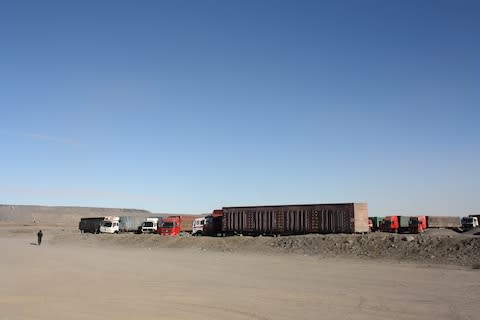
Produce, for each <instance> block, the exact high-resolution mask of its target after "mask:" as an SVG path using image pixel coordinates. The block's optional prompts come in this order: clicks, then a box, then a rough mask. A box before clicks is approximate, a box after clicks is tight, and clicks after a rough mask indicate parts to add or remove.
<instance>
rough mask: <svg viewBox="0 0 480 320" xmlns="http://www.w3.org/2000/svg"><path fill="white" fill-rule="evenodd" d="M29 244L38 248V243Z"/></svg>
mask: <svg viewBox="0 0 480 320" xmlns="http://www.w3.org/2000/svg"><path fill="white" fill-rule="evenodd" d="M30 244H31V245H32V246H38V243H36V242H30Z"/></svg>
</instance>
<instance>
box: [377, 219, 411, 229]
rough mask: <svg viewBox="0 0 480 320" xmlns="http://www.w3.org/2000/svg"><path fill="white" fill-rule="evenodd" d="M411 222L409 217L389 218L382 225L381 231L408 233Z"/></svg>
mask: <svg viewBox="0 0 480 320" xmlns="http://www.w3.org/2000/svg"><path fill="white" fill-rule="evenodd" d="M409 222H410V217H408V216H387V217H385V219H383V221H382V223H381V224H380V230H381V231H383V232H392V233H403V232H408V226H409Z"/></svg>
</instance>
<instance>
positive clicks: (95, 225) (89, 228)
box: [78, 217, 105, 233]
mask: <svg viewBox="0 0 480 320" xmlns="http://www.w3.org/2000/svg"><path fill="white" fill-rule="evenodd" d="M104 219H105V217H95V218H81V219H80V222H79V223H78V229H80V232H82V233H85V232H90V233H100V225H101V224H102V222H103V220H104Z"/></svg>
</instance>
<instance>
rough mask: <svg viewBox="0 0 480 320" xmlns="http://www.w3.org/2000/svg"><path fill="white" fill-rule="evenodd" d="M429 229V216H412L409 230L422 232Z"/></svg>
mask: <svg viewBox="0 0 480 320" xmlns="http://www.w3.org/2000/svg"><path fill="white" fill-rule="evenodd" d="M426 229H427V217H425V216H418V217H410V220H409V222H408V232H410V233H422V232H423V231H425V230H426Z"/></svg>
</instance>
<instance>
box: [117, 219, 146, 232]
mask: <svg viewBox="0 0 480 320" xmlns="http://www.w3.org/2000/svg"><path fill="white" fill-rule="evenodd" d="M145 219H146V216H145V217H141V216H122V217H120V221H119V229H120V231H123V232H134V231H137V230H138V227H140V226H141V225H142V223H143V222H144V221H145Z"/></svg>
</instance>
